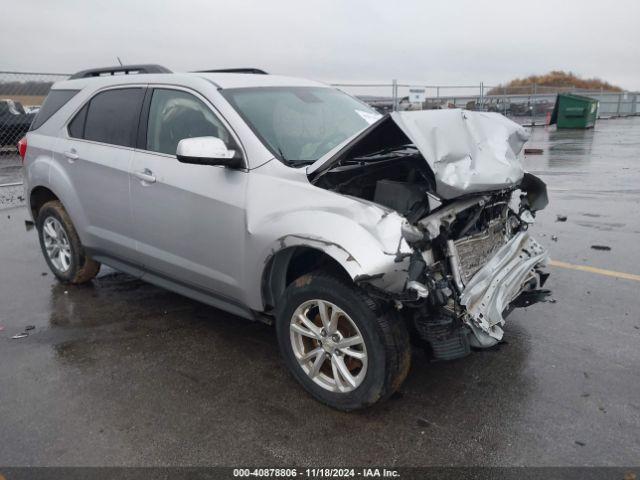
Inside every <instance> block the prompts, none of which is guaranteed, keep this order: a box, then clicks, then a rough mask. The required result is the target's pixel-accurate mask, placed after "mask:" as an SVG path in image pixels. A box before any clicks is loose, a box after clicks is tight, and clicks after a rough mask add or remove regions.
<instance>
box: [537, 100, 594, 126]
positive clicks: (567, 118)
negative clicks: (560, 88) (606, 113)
mask: <svg viewBox="0 0 640 480" xmlns="http://www.w3.org/2000/svg"><path fill="white" fill-rule="evenodd" d="M597 117H598V101H597V100H594V99H593V98H589V97H583V96H582V95H575V94H573V93H559V94H558V98H557V99H556V104H555V106H554V107H553V112H552V113H551V121H550V122H549V125H553V124H556V125H558V128H592V127H593V126H594V125H595V124H596V118H597Z"/></svg>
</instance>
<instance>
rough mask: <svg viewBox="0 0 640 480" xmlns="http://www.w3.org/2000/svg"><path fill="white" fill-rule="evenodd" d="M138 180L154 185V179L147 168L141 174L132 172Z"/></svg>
mask: <svg viewBox="0 0 640 480" xmlns="http://www.w3.org/2000/svg"><path fill="white" fill-rule="evenodd" d="M133 174H134V175H135V176H136V178H137V179H138V180H142V181H143V182H147V183H156V177H154V176H153V172H152V171H151V170H149V169H148V168H145V169H144V170H143V171H142V172H133Z"/></svg>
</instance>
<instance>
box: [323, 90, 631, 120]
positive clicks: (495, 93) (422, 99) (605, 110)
mask: <svg viewBox="0 0 640 480" xmlns="http://www.w3.org/2000/svg"><path fill="white" fill-rule="evenodd" d="M333 85H334V86H336V87H338V88H340V89H342V90H344V91H345V92H347V93H350V94H352V95H356V96H358V97H359V98H360V99H362V100H364V101H365V102H367V103H369V104H370V105H371V106H373V107H374V108H376V109H377V110H378V111H380V112H388V111H392V110H433V109H444V108H466V109H468V110H482V111H490V112H499V113H502V114H503V115H506V116H508V117H511V118H513V119H515V120H516V121H519V122H520V123H524V124H534V125H538V124H544V123H545V122H546V117H547V115H549V114H550V113H551V111H552V110H553V106H554V105H555V102H556V96H557V93H575V94H578V95H583V96H586V97H591V98H594V99H596V100H598V102H599V109H598V117H599V118H608V117H619V116H630V115H640V93H639V92H605V91H602V90H597V91H589V90H580V89H576V88H573V87H566V86H563V87H555V86H542V85H531V86H523V87H516V88H513V87H509V88H508V89H507V88H505V87H496V86H490V85H484V84H483V83H479V84H477V85H425V84H420V83H412V84H408V83H399V82H397V81H392V82H391V83H383V82H380V83H335V84H333Z"/></svg>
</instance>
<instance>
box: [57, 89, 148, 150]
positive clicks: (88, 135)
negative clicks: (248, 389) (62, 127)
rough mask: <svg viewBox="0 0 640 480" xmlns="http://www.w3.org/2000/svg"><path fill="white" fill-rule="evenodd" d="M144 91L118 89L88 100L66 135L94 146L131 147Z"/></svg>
mask: <svg viewBox="0 0 640 480" xmlns="http://www.w3.org/2000/svg"><path fill="white" fill-rule="evenodd" d="M143 98H144V89H143V88H119V89H115V90H107V91H106V92H101V93H99V94H97V95H96V96H95V97H93V98H92V99H91V101H90V102H89V104H88V105H86V106H85V107H83V108H82V110H80V111H79V112H78V113H77V114H76V116H75V117H74V118H73V120H72V121H71V122H70V123H69V135H70V136H72V137H75V138H83V139H85V140H92V141H94V142H101V143H109V144H112V145H122V146H124V147H133V146H134V144H135V138H136V132H137V129H138V120H139V117H140V109H141V107H142V100H143Z"/></svg>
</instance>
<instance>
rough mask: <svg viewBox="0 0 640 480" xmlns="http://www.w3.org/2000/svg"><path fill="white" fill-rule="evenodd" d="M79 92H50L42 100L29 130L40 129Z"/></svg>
mask: <svg viewBox="0 0 640 480" xmlns="http://www.w3.org/2000/svg"><path fill="white" fill-rule="evenodd" d="M79 91H80V90H51V91H50V92H49V95H47V98H45V99H44V102H43V103H42V106H41V107H40V110H38V114H37V115H36V118H34V120H33V123H32V124H31V127H30V128H29V130H35V129H37V128H40V127H41V126H42V125H43V124H44V122H46V121H47V120H49V118H51V116H52V115H53V114H54V113H56V112H57V111H58V110H60V109H61V108H62V106H63V105H64V104H66V103H67V102H68V101H69V100H71V99H72V98H73V97H74V95H75V94H76V93H78V92H79Z"/></svg>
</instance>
